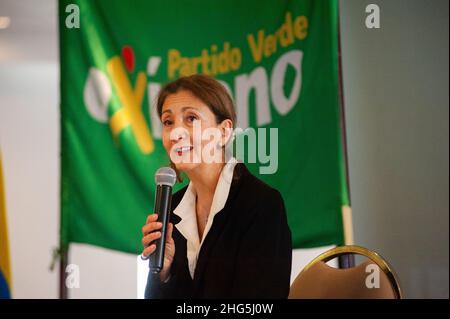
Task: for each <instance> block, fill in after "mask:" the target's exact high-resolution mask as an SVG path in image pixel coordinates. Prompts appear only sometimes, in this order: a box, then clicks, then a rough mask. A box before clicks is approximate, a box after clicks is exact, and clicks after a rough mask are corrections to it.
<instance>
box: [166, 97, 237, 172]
mask: <svg viewBox="0 0 450 319" xmlns="http://www.w3.org/2000/svg"><path fill="white" fill-rule="evenodd" d="M161 123H162V127H163V131H162V138H163V145H164V148H165V149H166V152H167V154H169V156H170V159H171V160H172V162H173V163H175V166H176V168H177V169H178V170H180V171H184V172H189V171H191V170H192V169H194V168H196V167H199V166H200V165H204V164H205V163H210V162H211V159H213V160H214V159H215V160H218V159H219V160H222V154H223V149H222V147H220V146H221V145H223V143H224V142H225V141H226V138H227V137H228V136H229V135H228V130H227V127H228V128H232V122H231V120H225V121H223V122H222V123H219V124H217V122H216V117H215V115H214V113H213V112H212V111H211V110H210V109H209V107H208V106H207V105H206V104H205V103H203V102H202V101H201V100H200V99H199V98H197V97H196V96H195V95H193V94H192V93H191V92H190V91H187V90H181V91H179V92H177V93H174V94H171V95H169V96H167V97H166V100H165V101H164V105H163V107H162V112H161Z"/></svg>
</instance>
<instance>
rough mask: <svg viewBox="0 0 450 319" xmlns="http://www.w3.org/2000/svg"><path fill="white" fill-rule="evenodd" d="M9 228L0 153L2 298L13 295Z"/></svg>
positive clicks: (0, 263) (0, 280)
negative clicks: (11, 289) (7, 225)
mask: <svg viewBox="0 0 450 319" xmlns="http://www.w3.org/2000/svg"><path fill="white" fill-rule="evenodd" d="M7 230H8V229H7V227H6V205H5V192H4V191H3V173H2V158H1V153H0V299H5V298H10V297H11V293H10V285H11V268H10V266H9V245H8V231H7Z"/></svg>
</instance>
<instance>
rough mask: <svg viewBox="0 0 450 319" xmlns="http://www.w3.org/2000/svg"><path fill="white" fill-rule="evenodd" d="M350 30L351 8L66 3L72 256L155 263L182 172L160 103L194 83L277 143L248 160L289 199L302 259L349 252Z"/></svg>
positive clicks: (65, 223)
mask: <svg viewBox="0 0 450 319" xmlns="http://www.w3.org/2000/svg"><path fill="white" fill-rule="evenodd" d="M337 18H338V4H337V0H329V1H327V0H296V1H288V0H283V1H282V0H279V1H273V0H247V1H241V0H224V1H200V0H185V1H175V2H174V1H165V0H151V1H147V0H146V1H143V0H142V1H137V0H136V1H122V0H97V1H90V0H86V1H84V0H70V1H69V0H61V1H60V2H59V30H60V61H61V83H60V86H61V87H60V89H61V106H60V107H61V243H62V246H64V247H67V245H68V244H69V243H73V242H77V243H87V244H91V245H96V246H101V247H105V248H109V249H114V250H119V251H123V252H129V253H136V254H137V253H140V252H141V250H142V248H141V243H140V240H141V231H140V230H141V227H142V225H143V224H144V223H145V220H146V216H147V215H148V214H150V213H151V212H152V210H153V205H154V193H155V184H154V173H155V171H156V170H157V169H158V168H159V167H161V166H167V165H168V164H169V158H168V156H167V154H166V152H165V150H164V148H163V147H162V142H161V124H160V122H159V119H158V116H157V115H156V111H155V109H154V105H155V97H156V96H157V94H158V91H159V90H160V88H161V87H162V86H163V85H164V84H165V83H167V82H169V81H171V80H175V79H176V78H178V77H180V76H185V75H191V74H194V73H205V74H208V75H211V76H214V77H215V78H216V79H218V80H220V81H221V82H222V83H223V84H224V85H225V86H226V87H227V89H228V90H229V91H230V93H231V95H232V97H233V99H234V101H235V104H236V111H237V117H238V119H237V127H239V128H242V129H247V128H251V129H254V132H255V134H256V140H257V141H260V139H261V141H263V142H258V143H257V152H256V155H257V156H254V157H256V159H255V158H251V157H252V156H247V157H245V156H244V158H243V159H244V160H245V161H246V163H248V167H249V169H250V170H251V171H252V172H253V173H254V174H255V175H257V176H258V177H260V178H261V179H262V180H264V181H265V182H266V183H268V184H269V185H271V186H273V187H274V188H276V189H278V190H279V191H280V192H281V194H282V196H283V198H284V201H285V204H286V210H287V214H288V221H289V225H290V228H291V231H292V240H293V246H294V247H296V248H299V247H316V246H323V245H329V244H342V243H343V230H342V217H341V207H342V205H345V204H348V196H347V189H346V183H345V166H344V161H343V153H342V140H341V131H340V121H339V83H338V78H339V77H338V25H337V24H338V19H337ZM263 129H265V130H263ZM245 132H246V131H244V133H242V134H240V135H238V138H237V140H236V143H237V141H238V140H239V138H241V141H243V140H248V138H249V135H246V134H245ZM268 154H269V155H270V156H269V155H268ZM186 183H187V180H186V179H185V181H184V183H180V184H177V185H176V187H175V190H178V189H180V188H181V187H183V186H185V185H186Z"/></svg>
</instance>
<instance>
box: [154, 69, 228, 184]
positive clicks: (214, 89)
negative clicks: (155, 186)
mask: <svg viewBox="0 0 450 319" xmlns="http://www.w3.org/2000/svg"><path fill="white" fill-rule="evenodd" d="M182 90H186V91H189V92H190V93H192V94H193V95H194V96H195V97H197V98H198V99H200V100H201V101H202V102H203V103H205V104H206V105H207V106H208V108H209V109H210V110H211V112H212V113H213V114H214V115H215V117H216V123H217V124H219V123H221V122H222V121H224V120H226V119H230V120H231V121H232V122H233V128H234V127H235V125H236V111H235V109H234V103H233V100H232V98H231V96H230V94H229V93H228V91H227V90H226V88H225V86H223V85H222V84H221V83H220V82H219V81H217V80H215V79H214V78H212V77H210V76H208V75H205V74H194V75H190V76H185V77H180V78H178V79H177V80H175V81H172V82H170V83H167V84H166V85H165V86H164V87H163V88H162V89H161V90H160V91H159V94H158V99H157V103H156V110H157V112H158V116H159V117H160V118H161V115H162V108H163V105H164V102H165V101H166V98H167V97H168V96H169V95H171V94H175V93H178V92H179V91H182ZM170 166H171V167H172V168H173V169H174V170H175V171H176V173H177V180H178V181H179V182H181V181H182V179H181V176H180V174H179V172H178V170H177V169H176V168H175V165H174V164H173V163H172V161H171V162H170Z"/></svg>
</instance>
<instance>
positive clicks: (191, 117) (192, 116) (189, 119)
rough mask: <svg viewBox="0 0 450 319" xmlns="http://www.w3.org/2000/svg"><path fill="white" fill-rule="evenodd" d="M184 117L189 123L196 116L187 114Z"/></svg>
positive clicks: (195, 118)
mask: <svg viewBox="0 0 450 319" xmlns="http://www.w3.org/2000/svg"><path fill="white" fill-rule="evenodd" d="M186 119H187V121H188V122H189V123H192V122H194V121H195V120H197V117H196V116H194V115H188V116H187V117H186Z"/></svg>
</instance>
